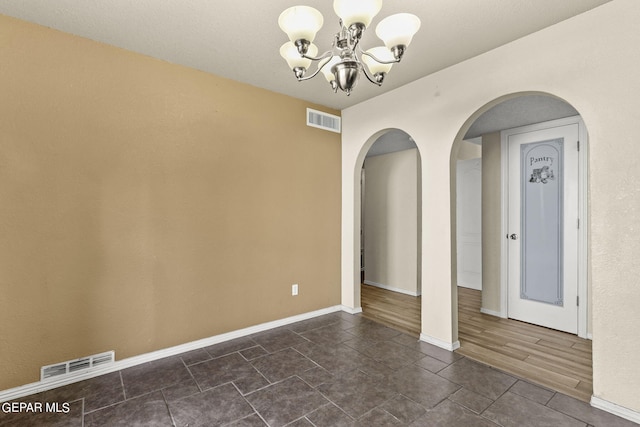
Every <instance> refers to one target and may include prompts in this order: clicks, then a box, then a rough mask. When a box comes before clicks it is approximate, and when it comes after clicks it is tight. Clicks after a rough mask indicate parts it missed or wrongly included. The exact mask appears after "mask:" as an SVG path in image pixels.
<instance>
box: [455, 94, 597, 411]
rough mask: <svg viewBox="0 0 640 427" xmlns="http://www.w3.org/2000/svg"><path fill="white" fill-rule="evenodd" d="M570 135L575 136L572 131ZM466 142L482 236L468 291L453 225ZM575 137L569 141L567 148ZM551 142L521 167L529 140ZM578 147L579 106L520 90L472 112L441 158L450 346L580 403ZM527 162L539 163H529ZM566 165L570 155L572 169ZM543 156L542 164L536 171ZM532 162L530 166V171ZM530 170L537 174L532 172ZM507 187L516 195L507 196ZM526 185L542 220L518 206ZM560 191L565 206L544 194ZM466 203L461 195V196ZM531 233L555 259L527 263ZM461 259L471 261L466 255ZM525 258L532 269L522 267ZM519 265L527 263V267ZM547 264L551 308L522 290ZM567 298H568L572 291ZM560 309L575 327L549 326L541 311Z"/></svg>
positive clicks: (581, 175) (582, 175) (583, 387)
mask: <svg viewBox="0 0 640 427" xmlns="http://www.w3.org/2000/svg"><path fill="white" fill-rule="evenodd" d="M565 128H568V129H570V131H571V132H573V131H574V130H575V134H574V133H568V134H566V135H571V137H566V136H562V135H565V134H562V133H561V131H559V129H565ZM549 129H552V130H549ZM558 132H560V133H558ZM513 135H516V136H518V137H517V138H516V137H515V136H513ZM521 135H527V138H528V139H526V140H524V139H523V140H522V141H520V142H518V141H519V140H518V138H521V137H520V136H521ZM556 135H560V136H556ZM573 135H577V137H576V138H574V137H573ZM529 136H530V137H529ZM522 138H523V137H522ZM472 139H473V140H474V142H476V143H479V144H480V146H481V156H480V158H479V162H480V163H481V169H482V172H481V177H482V184H481V197H480V198H479V200H481V215H482V219H481V232H482V239H481V246H480V248H481V249H480V259H481V272H480V275H481V289H479V290H475V289H470V287H469V286H467V285H466V283H464V281H465V280H466V279H465V277H464V273H462V272H461V268H462V269H464V268H467V267H468V266H469V265H471V266H473V265H474V264H473V262H469V260H466V261H462V262H463V263H465V265H462V266H461V265H460V262H458V261H459V260H460V259H461V258H464V257H465V256H467V257H469V253H470V251H468V250H467V248H464V247H463V248H461V247H460V246H461V243H460V242H461V239H460V237H461V236H460V235H461V234H463V233H464V232H465V231H464V230H461V225H462V226H464V224H469V223H473V221H469V219H468V218H467V219H466V220H465V219H463V222H464V224H460V222H461V221H460V218H461V216H462V217H464V214H465V212H460V193H462V192H464V191H465V190H464V188H461V186H460V183H459V182H458V180H457V176H459V174H458V172H459V171H458V167H459V166H460V165H461V163H459V160H460V158H461V157H464V156H463V155H461V153H463V152H464V151H465V150H468V146H467V144H468V142H467V141H469V140H472ZM576 140H577V141H576ZM578 141H580V142H579V144H580V147H579V148H578V146H577V145H576V143H577V142H578ZM552 143H553V144H556V145H557V147H559V148H558V150H557V152H558V153H561V154H560V155H559V156H557V158H554V157H553V156H547V155H538V156H536V157H532V158H531V159H530V160H531V162H530V163H531V165H528V166H531V168H532V169H531V170H528V169H526V170H525V166H524V165H525V163H526V162H525V160H526V157H525V156H526V155H528V154H527V153H529V151H527V150H528V149H529V148H535V147H537V145H536V144H539V145H540V144H541V145H544V146H545V147H546V146H549V145H550V144H552ZM518 144H519V145H518ZM578 150H580V151H578ZM587 150H588V141H587V138H586V128H585V127H584V124H583V123H582V121H581V119H580V117H579V113H578V112H577V111H576V110H575V109H574V108H573V107H572V106H571V105H570V104H569V103H567V102H566V101H564V100H562V99H560V98H557V97H555V96H552V95H549V94H546V93H537V92H536V93H534V92H530V93H516V94H510V95H507V96H504V97H501V98H499V99H496V100H494V101H492V102H490V103H488V104H486V105H485V106H483V107H481V108H480V109H478V110H477V111H476V112H475V113H474V114H473V115H472V116H471V117H470V118H469V119H468V120H467V121H466V122H465V124H464V125H463V126H462V128H461V129H460V132H459V133H458V136H457V137H456V140H455V142H454V144H453V147H452V150H451V158H450V168H451V209H452V213H457V215H452V216H453V217H454V218H456V222H455V223H453V224H452V260H453V262H452V287H453V289H454V291H455V292H456V293H457V295H458V299H457V304H458V310H457V313H458V337H459V341H460V345H461V347H460V349H459V350H458V352H460V353H461V354H464V355H465V356H467V357H470V358H474V359H476V360H479V361H481V362H484V363H487V364H489V365H492V366H495V367H497V368H499V369H501V370H504V371H507V372H511V373H513V374H515V375H518V376H521V377H524V378H527V379H529V380H531V381H533V382H537V383H539V384H541V385H543V386H547V387H549V388H552V389H555V390H558V391H561V392H563V393H565V394H568V395H571V396H573V397H576V398H579V399H581V400H586V401H588V400H589V398H590V396H591V393H592V387H593V386H592V362H591V342H590V341H589V340H587V339H585V338H586V337H587V336H589V335H590V325H589V321H588V319H589V315H588V312H589V306H590V300H589V295H590V293H589V291H588V284H587V279H586V272H587V250H586V240H587V236H586V227H582V228H579V227H580V222H582V224H586V221H587V206H586V188H587V182H586V181H587V162H586V159H587ZM571 153H573V154H571ZM571 155H573V157H571ZM571 159H572V160H571ZM514 162H515V164H516V165H517V167H516V166H514ZM536 162H539V163H540V164H539V165H535V164H534V163H536ZM545 162H546V163H545ZM553 162H555V163H553ZM570 162H575V167H574V166H571V165H570ZM543 163H544V166H546V169H544V170H543V168H544V166H543V165H542V164H543ZM551 163H553V165H551ZM521 166H522V167H521ZM536 166H540V167H537V169H536ZM515 171H517V173H516V172H515ZM532 171H533V172H532ZM536 171H537V172H540V173H542V174H543V175H545V176H543V177H542V179H534V177H533V175H535V172H536ZM559 171H560V172H559ZM554 173H555V175H554ZM514 174H515V175H514ZM558 174H560V175H561V176H560V175H558ZM547 181H548V182H549V183H551V184H553V185H555V186H557V188H561V189H564V190H560V193H557V191H556V193H553V190H551V189H552V188H553V187H552V186H550V185H545V184H546V183H547ZM531 189H533V190H531ZM521 190H522V195H521V194H520V193H521ZM516 191H517V199H516V197H515V196H514V195H513V193H514V192H516ZM527 191H529V192H532V191H535V192H536V193H535V195H536V196H535V197H537V199H531V200H533V203H529V206H531V205H534V206H535V208H536V210H537V211H539V212H541V213H540V214H539V216H540V217H541V218H542V220H541V221H544V223H542V224H543V225H544V227H543V226H542V225H541V223H537V224H536V223H535V222H534V219H531V218H535V216H534V215H533V214H529V213H527V212H528V211H526V210H525V209H528V208H525V207H521V206H525V205H523V203H525V202H526V201H527V200H530V199H529V198H528V197H529V196H528V195H527V193H526V192H527ZM562 191H564V193H568V192H569V191H573V192H574V193H572V194H575V196H576V201H575V206H574V205H573V204H571V205H569V204H567V203H568V202H563V201H562V200H564V199H561V198H558V197H560V196H544V195H545V194H551V195H553V194H564V193H562ZM543 197H557V198H558V200H560V202H558V203H559V206H560V207H559V208H557V209H555V210H551V211H550V210H548V209H547V210H545V209H542V206H548V205H550V203H549V202H548V201H547V199H544V198H543ZM571 200H573V199H571ZM571 203H574V202H571ZM466 205H468V201H467V202H465V206H466ZM518 209H519V210H518ZM555 211H557V212H560V216H559V218H560V219H559V220H554V219H553V215H552V213H553V212H555ZM514 218H515V219H514ZM525 220H528V221H529V222H528V224H529V225H526V224H525ZM539 221H540V220H539ZM554 221H555V222H554ZM516 225H517V227H518V228H517V230H515V228H516ZM520 225H522V227H520ZM510 228H514V230H510ZM547 228H553V229H554V230H558V231H557V235H558V236H560V237H558V240H557V241H558V242H559V243H558V242H556V243H553V241H552V240H549V239H550V238H548V237H546V235H545V234H544V233H545V231H543V229H545V230H546V229H547ZM567 230H568V231H567ZM514 231H516V232H514ZM523 233H524V234H523ZM530 236H535V238H534V237H530ZM540 236H542V238H540ZM565 236H573V237H565ZM563 239H564V240H563ZM534 240H541V241H542V242H547V243H549V242H551V243H553V245H550V246H552V248H551V249H553V248H559V249H557V252H558V255H557V258H556V259H557V262H556V261H554V259H553V258H546V259H544V256H542V257H540V256H538V257H539V258H543V260H542V261H540V262H539V263H538V264H536V262H538V261H537V260H536V259H534V257H536V256H537V255H536V254H537V253H538V252H539V249H535V247H534V246H531V245H533V243H531V242H533V241H534ZM462 245H466V243H462ZM514 248H515V249H514ZM537 251H538V252H537ZM548 252H553V250H546V251H545V254H546V253H548ZM461 254H462V256H461ZM567 254H570V255H567ZM470 259H471V260H473V259H474V258H473V255H472V256H471V258H470ZM550 259H551V261H550ZM529 265H531V266H533V267H527V266H529ZM536 265H538V266H540V265H543V266H544V267H537V272H538V273H540V272H542V273H543V274H538V276H537V277H536V276H535V275H531V273H530V271H531V270H534V272H535V268H534V267H536ZM525 267H527V268H528V269H529V271H528V272H527V271H525ZM554 268H555V269H556V270H554ZM568 270H575V271H576V274H575V275H573V276H571V277H569V275H568V274H567V273H566V271H568ZM523 271H525V272H523ZM555 271H558V272H559V273H554V274H556V276H558V288H557V289H559V291H557V290H556V288H553V287H552V288H551V289H552V290H553V291H554V292H556V294H555V296H557V295H560V298H559V302H555V301H554V304H555V306H554V304H552V303H549V302H547V301H544V298H543V297H540V296H535V297H531V295H530V294H531V292H532V291H531V290H530V289H529V288H527V287H528V286H531V285H530V284H531V283H534V282H537V283H548V282H549V280H548V277H549V275H546V276H545V273H546V272H551V273H553V272H555ZM514 272H515V273H514ZM527 274H529V276H527ZM541 278H542V279H541ZM571 289H572V291H571V292H570V290H571ZM527 293H529V294H527ZM572 295H577V297H578V298H576V296H572ZM514 300H516V302H514ZM517 300H522V301H525V302H526V303H530V302H531V304H530V305H528V306H527V309H526V310H528V311H529V312H531V313H532V314H535V312H537V311H538V310H540V311H539V313H548V312H547V311H543V310H552V311H551V313H552V314H551V315H548V314H544V316H542V315H540V316H542V317H543V322H547V321H548V322H551V323H541V322H539V321H537V320H535V319H536V317H535V316H533V317H524V318H522V317H520V314H519V313H518V312H517V310H515V309H514V308H513V307H514V306H515V305H516V304H517ZM580 301H582V305H581V306H580V305H579V303H580ZM454 302H455V301H454ZM560 309H566V310H567V313H568V315H567V316H568V317H569V318H571V319H573V320H575V324H576V329H575V330H570V328H569V329H567V328H566V327H565V326H558V327H556V326H555V325H560V323H553V322H555V320H554V319H551V317H553V316H555V314H554V313H555V311H558V310H560ZM554 310H555V311H554ZM527 316H529V313H527ZM540 316H538V318H540ZM513 319H517V320H513ZM531 319H533V320H531ZM523 320H524V321H523ZM552 321H553V322H552ZM540 325H542V326H540ZM556 329H560V330H564V331H566V330H570V333H567V332H558V331H557V330H556ZM578 335H579V336H578ZM532 373H535V375H532ZM534 376H535V377H534ZM559 379H561V380H560V381H559Z"/></svg>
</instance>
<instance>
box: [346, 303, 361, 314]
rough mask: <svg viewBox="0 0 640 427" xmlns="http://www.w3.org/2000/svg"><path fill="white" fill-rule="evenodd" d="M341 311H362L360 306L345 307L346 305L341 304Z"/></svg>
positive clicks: (358, 312)
mask: <svg viewBox="0 0 640 427" xmlns="http://www.w3.org/2000/svg"><path fill="white" fill-rule="evenodd" d="M341 308H342V311H344V312H345V313H349V314H360V313H362V307H356V308H351V307H347V306H346V305H343V306H341Z"/></svg>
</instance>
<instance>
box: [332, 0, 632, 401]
mask: <svg viewBox="0 0 640 427" xmlns="http://www.w3.org/2000/svg"><path fill="white" fill-rule="evenodd" d="M638 16H640V2H637V1H636V0H614V1H612V2H610V3H607V4H605V5H603V6H600V7H598V8H596V9H594V10H592V11H589V12H587V13H584V14H582V15H579V16H577V17H574V18H571V19H568V20H565V21H563V22H561V23H559V24H557V25H554V26H552V27H549V28H547V29H545V30H542V31H539V32H537V33H534V34H532V35H530V36H527V37H523V38H521V39H519V40H517V41H515V42H512V43H509V44H507V45H504V46H502V47H500V48H498V49H495V50H492V51H490V52H487V53H486V54H483V55H479V56H477V57H475V58H473V59H471V60H469V61H465V62H463V63H460V64H457V65H455V66H453V67H449V68H447V69H445V70H442V71H440V72H438V73H435V74H432V75H430V76H427V77H425V78H423V79H420V80H418V81H415V82H413V83H411V84H408V85H405V86H403V87H401V88H398V89H396V90H394V91H392V92H389V93H385V94H383V95H380V96H378V97H376V98H374V99H371V100H369V101H366V102H363V103H361V104H358V105H356V106H354V107H351V108H348V109H346V110H344V111H343V112H342V114H343V123H344V126H343V136H342V147H343V148H342V170H343V177H344V179H343V185H342V201H343V203H342V215H343V216H342V236H343V238H342V257H343V259H342V265H343V268H342V300H343V303H344V304H345V305H349V306H352V307H355V306H358V305H359V303H360V302H359V293H358V289H357V286H355V284H356V283H357V282H356V281H355V280H356V278H357V276H356V274H355V271H354V270H355V269H356V268H357V265H358V264H357V258H356V255H357V248H359V241H358V240H359V238H358V234H357V233H356V231H357V230H359V223H358V222H359V204H358V200H359V194H358V192H357V186H356V184H357V180H356V176H357V175H356V171H359V167H361V164H362V161H363V158H364V153H366V150H368V147H369V146H370V145H371V144H373V141H374V140H375V139H376V137H377V136H378V135H379V134H380V133H381V132H383V131H384V130H385V129H391V128H395V129H401V130H403V131H405V132H407V133H409V134H410V135H411V136H412V138H413V139H414V140H415V142H416V144H417V145H418V149H419V150H420V155H421V159H422V196H423V210H422V212H423V213H422V224H423V232H422V242H423V244H422V254H423V256H422V271H423V276H422V295H423V298H422V334H423V335H422V338H423V339H425V340H430V341H432V342H436V343H438V344H440V345H442V346H447V345H450V346H453V345H455V342H456V340H457V324H456V317H455V309H456V306H455V301H456V298H455V288H454V287H453V286H452V270H451V265H452V252H451V247H452V245H451V212H450V206H451V203H450V196H451V180H450V178H449V177H450V175H449V174H450V160H451V149H452V144H453V143H454V141H456V140H457V139H460V138H461V135H463V134H464V133H465V132H466V130H467V129H468V127H469V126H470V125H471V123H472V122H473V121H474V120H475V119H476V118H477V117H478V116H479V115H480V114H481V113H482V112H483V111H485V110H486V109H488V108H490V107H491V106H492V105H493V103H495V102H498V101H499V100H501V99H503V97H507V96H509V95H513V94H517V93H523V92H529V91H537V92H542V93H549V94H552V95H555V96H558V97H560V98H562V99H564V100H565V101H566V102H568V103H569V104H571V105H572V106H573V107H575V108H576V109H577V110H578V112H579V113H580V115H581V116H582V118H583V119H584V122H585V125H586V128H587V131H588V132H589V143H590V148H589V149H590V153H589V177H590V181H589V190H590V203H589V207H588V210H589V216H590V226H589V230H588V231H589V235H590V248H589V249H590V259H589V273H590V276H591V286H592V295H591V299H592V301H591V303H592V307H593V310H592V329H593V380H594V383H593V386H594V396H595V397H596V398H597V399H599V400H600V401H603V402H610V403H613V404H615V405H618V406H621V407H624V408H629V409H631V410H632V411H636V413H638V412H640V395H639V394H638V393H637V390H638V387H639V385H640V369H638V366H637V364H636V363H630V362H629V361H632V360H637V357H638V354H640V339H637V337H635V336H633V334H632V333H631V331H634V330H635V329H636V328H637V325H639V324H640V310H638V307H637V305H638V301H640V286H638V285H637V283H636V281H635V279H634V278H636V277H639V276H640V263H638V261H637V260H638V257H639V254H640V241H639V240H638V239H637V236H635V233H632V232H629V230H633V229H634V228H637V227H640V197H638V184H637V183H638V181H640V171H639V170H638V168H637V165H636V163H637V159H638V157H639V156H640V145H638V144H637V138H636V137H635V135H636V133H637V132H636V129H635V126H636V123H637V122H638V119H639V112H640V86H639V85H638V77H637V76H638V75H640V57H638V55H635V53H636V52H637V49H638V45H640V32H639V31H636V30H635V28H636V27H637V22H636V20H637V17H638Z"/></svg>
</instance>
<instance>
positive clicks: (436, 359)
mask: <svg viewBox="0 0 640 427" xmlns="http://www.w3.org/2000/svg"><path fill="white" fill-rule="evenodd" d="M19 400H20V401H21V402H41V403H43V402H55V403H58V404H59V405H60V407H63V404H65V403H66V404H69V405H70V411H69V413H67V414H55V413H40V414H26V413H23V414H15V415H12V414H6V413H3V412H0V426H16V425H20V426H47V425H50V426H85V427H91V426H120V425H121V426H218V425H225V426H226V425H229V426H265V425H268V426H284V425H289V426H296V427H298V426H332V427H333V426H396V425H398V426H400V425H411V426H462V425H465V426H466V425H474V426H487V427H491V426H493V427H495V426H536V427H538V426H554V427H559V426H588V425H592V426H607V427H613V426H635V425H636V424H634V423H631V422H629V421H626V420H623V419H621V418H618V417H615V416H613V415H611V414H608V413H606V412H603V411H600V410H598V409H594V408H592V407H590V406H589V405H588V404H587V403H585V402H582V401H580V400H577V399H574V398H572V397H569V396H567V395H564V394H561V393H556V392H553V391H550V390H548V389H545V388H541V387H538V386H535V385H533V384H531V383H528V382H526V381H523V380H521V379H519V378H517V377H515V376H513V375H509V374H506V373H504V372H501V371H498V370H496V369H494V368H491V367H488V366H486V365H484V364H481V363H478V362H475V361H473V360H471V359H469V358H467V357H464V356H462V355H460V354H457V353H452V352H448V351H445V350H442V349H440V348H438V347H435V346H432V345H430V344H427V343H424V342H420V341H418V340H417V339H416V338H415V337H414V336H411V335H408V334H405V333H402V332H400V331H398V330H396V329H392V328H389V327H387V326H384V325H382V324H380V323H377V322H374V321H371V320H369V319H366V318H364V317H363V316H362V315H350V314H346V313H343V312H338V313H332V314H328V315H324V316H321V317H317V318H314V319H310V320H306V321H302V322H298V323H294V324H291V325H288V326H285V327H281V328H277V329H273V330H270V331H266V332H262V333H258V334H255V335H251V336H248V337H244V338H239V339H236V340H233V341H228V342H225V343H221V344H217V345H213V346H210V347H206V348H203V349H199V350H195V351H192V352H188V353H184V354H181V355H179V356H174V357H169V358H165V359H162V360H158V361H153V362H149V363H146V364H143V365H139V366H135V367H131V368H127V369H123V370H121V371H119V372H114V373H110V374H106V375H103V376H100V377H96V378H93V379H90V380H86V381H83V382H80V383H76V384H71V385H68V386H65V387H61V388H58V389H55V390H50V391H46V392H43V393H40V394H37V395H33V396H29V397H26V398H22V399H19Z"/></svg>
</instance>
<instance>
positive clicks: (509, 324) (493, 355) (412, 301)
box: [361, 284, 593, 402]
mask: <svg viewBox="0 0 640 427" xmlns="http://www.w3.org/2000/svg"><path fill="white" fill-rule="evenodd" d="M361 289H362V292H361V302H362V311H363V313H362V314H363V316H364V317H366V318H369V319H371V320H375V321H377V322H380V323H384V324H386V325H387V326H390V327H393V328H396V329H399V330H402V331H403V332H406V333H409V334H412V335H415V336H419V335H420V329H421V328H420V302H421V299H420V297H412V296H409V295H403V294H399V293H397V292H391V291H387V290H384V289H380V288H376V287H373V286H369V285H364V284H363V285H362V288H361ZM480 306H481V293H480V291H475V290H472V289H466V288H458V338H459V340H460V348H459V349H458V350H456V351H457V352H458V353H460V354H462V355H464V356H466V357H468V358H470V359H474V360H477V361H479V362H482V363H485V364H487V365H490V366H493V367H495V368H497V369H500V370H502V371H505V372H508V373H511V374H513V375H516V376H518V377H520V378H524V379H527V380H529V381H531V382H533V383H536V384H539V385H542V386H544V387H547V388H550V389H552V390H555V391H559V392H561V393H564V394H567V395H569V396H572V397H575V398H577V399H580V400H583V401H587V402H588V401H589V399H590V398H591V394H592V390H593V384H592V361H591V360H592V359H591V341H589V340H585V339H582V338H578V337H577V336H576V335H571V334H567V333H564V332H559V331H555V330H552V329H547V328H542V327H539V326H535V325H531V324H528V323H524V322H519V321H517V320H511V319H501V318H498V317H495V316H490V315H487V314H483V313H480Z"/></svg>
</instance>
